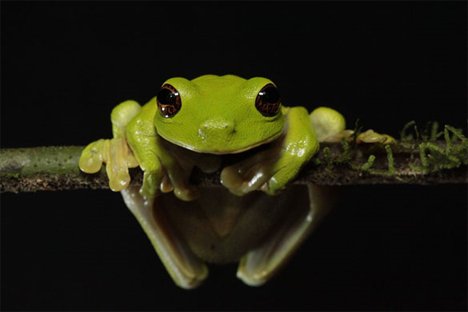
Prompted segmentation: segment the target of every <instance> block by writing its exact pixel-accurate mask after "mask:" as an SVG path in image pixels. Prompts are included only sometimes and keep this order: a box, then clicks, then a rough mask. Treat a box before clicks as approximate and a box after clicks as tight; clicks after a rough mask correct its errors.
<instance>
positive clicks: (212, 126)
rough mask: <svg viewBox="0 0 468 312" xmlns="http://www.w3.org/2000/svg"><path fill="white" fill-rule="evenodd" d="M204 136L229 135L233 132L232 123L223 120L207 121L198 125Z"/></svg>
mask: <svg viewBox="0 0 468 312" xmlns="http://www.w3.org/2000/svg"><path fill="white" fill-rule="evenodd" d="M199 129H200V130H201V131H202V132H203V133H204V134H205V135H206V134H208V133H216V132H218V133H219V132H222V133H224V134H231V133H233V132H235V126H234V122H232V121H225V120H208V121H205V122H204V123H202V124H201V125H200V128H199Z"/></svg>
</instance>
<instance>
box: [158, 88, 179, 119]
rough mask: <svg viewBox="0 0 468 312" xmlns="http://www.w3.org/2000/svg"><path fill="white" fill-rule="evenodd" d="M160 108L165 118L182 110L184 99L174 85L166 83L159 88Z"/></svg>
mask: <svg viewBox="0 0 468 312" xmlns="http://www.w3.org/2000/svg"><path fill="white" fill-rule="evenodd" d="M156 101H157V103H158V109H159V112H160V113H161V115H163V116H164V117H165V118H171V117H173V116H174V115H175V114H177V113H178V112H179V111H180V108H181V106H182V101H181V99H180V94H179V91H177V90H176V88H174V87H173V86H171V85H170V84H168V83H166V84H164V85H163V86H162V87H161V89H159V92H158V95H157V97H156Z"/></svg>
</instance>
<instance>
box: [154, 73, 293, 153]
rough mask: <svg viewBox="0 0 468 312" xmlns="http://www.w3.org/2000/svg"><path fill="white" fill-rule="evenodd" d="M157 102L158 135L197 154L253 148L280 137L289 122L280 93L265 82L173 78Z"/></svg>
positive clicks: (211, 76)
mask: <svg viewBox="0 0 468 312" xmlns="http://www.w3.org/2000/svg"><path fill="white" fill-rule="evenodd" d="M156 101H157V104H158V111H157V112H156V116H155V119H154V123H155V127H156V130H157V132H158V134H159V135H160V136H161V137H163V138H164V139H165V140H167V141H169V142H171V143H173V144H176V145H179V146H182V147H184V148H187V149H189V150H193V151H196V152H199V153H211V154H228V153H240V152H243V151H246V150H249V149H251V148H254V147H256V146H259V145H262V144H265V143H268V142H271V141H273V140H275V139H276V138H278V137H279V136H280V135H281V134H282V132H283V127H284V123H285V118H284V116H283V114H282V111H281V110H282V109H281V99H280V96H279V93H278V90H277V88H276V86H275V84H274V83H273V82H271V81H270V80H268V79H266V78H259V77H256V78H251V79H248V80H246V79H244V78H240V77H237V76H233V75H226V76H215V75H206V76H201V77H198V78H196V79H193V80H187V79H185V78H171V79H169V80H167V81H166V82H164V83H163V85H162V87H161V89H160V91H159V93H158V96H157V99H156Z"/></svg>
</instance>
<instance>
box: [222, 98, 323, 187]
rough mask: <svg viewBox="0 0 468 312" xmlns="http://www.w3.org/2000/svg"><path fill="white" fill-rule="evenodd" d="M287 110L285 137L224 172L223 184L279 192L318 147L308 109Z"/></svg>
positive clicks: (295, 108) (285, 111)
mask: <svg viewBox="0 0 468 312" xmlns="http://www.w3.org/2000/svg"><path fill="white" fill-rule="evenodd" d="M283 113H284V114H285V116H286V123H285V130H284V134H283V136H282V137H281V138H279V139H278V140H276V141H275V142H274V143H272V145H271V147H270V148H269V149H267V150H264V151H262V152H259V153H257V154H256V155H254V156H253V157H251V158H249V159H247V160H246V161H244V162H240V163H238V164H234V165H232V166H229V167H226V168H224V169H223V171H222V172H221V182H222V184H223V185H224V186H226V187H227V188H228V189H229V190H230V191H231V192H233V193H234V194H237V195H243V194H246V193H249V192H251V191H254V190H258V189H261V190H262V191H264V192H266V193H267V194H270V195H275V194H278V193H279V192H281V191H282V190H283V189H284V188H285V187H286V185H287V184H288V183H289V182H290V181H291V180H293V179H294V177H296V175H297V174H298V173H299V171H300V169H301V168H302V166H303V165H305V164H306V163H307V162H308V161H309V160H310V159H311V157H312V156H313V155H314V154H315V153H316V152H317V151H318V148H319V144H318V141H317V138H316V134H315V130H314V128H313V127H312V125H311V123H310V120H309V114H308V112H307V110H306V109H305V108H304V107H292V108H288V107H283Z"/></svg>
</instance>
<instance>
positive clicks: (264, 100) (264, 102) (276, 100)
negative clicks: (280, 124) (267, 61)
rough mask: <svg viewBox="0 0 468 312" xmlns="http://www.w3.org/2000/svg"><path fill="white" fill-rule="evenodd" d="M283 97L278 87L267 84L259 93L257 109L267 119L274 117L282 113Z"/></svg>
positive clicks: (256, 101) (256, 103)
mask: <svg viewBox="0 0 468 312" xmlns="http://www.w3.org/2000/svg"><path fill="white" fill-rule="evenodd" d="M280 105H281V97H280V94H279V92H278V89H277V88H276V86H275V85H274V84H272V83H269V84H267V85H266V86H264V87H263V88H262V90H260V92H258V95H257V98H256V99H255V107H256V108H257V110H258V111H259V112H260V113H261V114H262V115H263V116H265V117H273V116H275V115H276V114H278V112H279V111H280Z"/></svg>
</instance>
